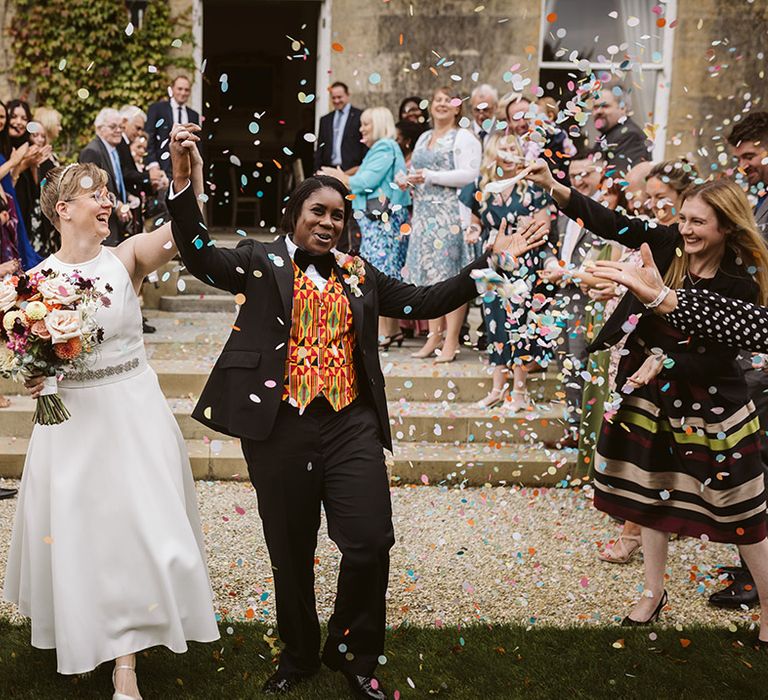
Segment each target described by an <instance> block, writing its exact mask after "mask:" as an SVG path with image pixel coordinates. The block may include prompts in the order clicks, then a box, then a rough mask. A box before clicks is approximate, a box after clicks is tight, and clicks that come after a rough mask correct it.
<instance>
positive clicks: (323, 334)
mask: <svg viewBox="0 0 768 700" xmlns="http://www.w3.org/2000/svg"><path fill="white" fill-rule="evenodd" d="M293 274H294V280H293V314H292V316H291V337H290V341H289V343H288V357H287V359H286V363H285V387H284V390H283V401H288V400H290V399H292V400H293V401H292V403H295V404H296V405H298V407H299V409H304V408H305V407H306V406H308V405H309V404H310V403H311V402H312V400H313V399H314V398H315V397H316V396H317V395H318V394H323V395H324V396H325V398H326V399H327V400H328V403H329V404H331V406H332V407H333V409H334V410H335V411H340V410H341V409H342V408H344V407H345V406H347V405H348V404H350V403H352V401H354V400H355V399H356V398H357V373H356V372H355V365H354V362H353V359H352V352H353V350H354V349H355V342H356V341H355V334H354V331H353V326H352V310H351V309H350V308H349V300H348V299H347V296H346V294H344V288H343V287H342V286H341V282H340V281H339V279H338V278H337V277H336V273H335V272H332V273H331V277H330V279H329V280H328V282H327V283H326V285H325V290H324V291H323V292H322V293H321V292H320V290H319V289H318V288H317V287H316V286H315V285H314V283H313V282H312V280H311V279H309V277H307V275H305V274H304V272H302V270H301V268H299V267H298V266H297V265H296V264H295V263H294V264H293Z"/></svg>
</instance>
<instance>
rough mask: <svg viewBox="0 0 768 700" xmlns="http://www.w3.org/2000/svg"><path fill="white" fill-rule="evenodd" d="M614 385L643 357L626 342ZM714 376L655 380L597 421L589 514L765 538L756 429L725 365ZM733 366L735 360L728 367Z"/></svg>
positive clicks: (741, 389)
mask: <svg viewBox="0 0 768 700" xmlns="http://www.w3.org/2000/svg"><path fill="white" fill-rule="evenodd" d="M627 350H628V351H629V353H628V354H627V355H626V356H625V357H623V358H622V361H621V365H620V367H619V378H618V388H619V389H621V386H622V384H623V383H624V378H625V377H626V376H627V375H628V374H631V373H632V372H634V371H635V370H636V369H637V368H638V367H639V366H640V365H641V364H642V362H643V361H644V360H645V358H646V357H647V353H646V350H645V348H644V347H643V345H642V344H641V343H640V342H638V341H637V340H634V336H631V337H630V339H629V341H628V342H627ZM726 364H728V366H727V367H724V376H723V377H703V376H702V377H695V376H688V377H681V378H679V379H667V378H664V377H663V375H664V373H663V372H662V374H661V375H660V376H659V377H657V378H656V379H654V380H653V381H651V382H650V383H649V384H648V385H646V386H644V387H641V388H639V389H635V391H634V392H633V393H631V394H629V395H626V394H624V395H623V402H622V405H621V407H620V408H619V410H618V412H617V413H616V415H614V416H613V417H612V418H611V419H610V420H605V421H604V422H603V426H602V430H601V433H600V438H599V441H598V446H597V452H596V455H595V507H597V508H598V509H599V510H601V511H604V512H606V513H608V514H609V515H612V516H614V517H617V518H621V519H625V520H629V521H631V522H634V523H638V524H639V525H643V526H645V527H649V528H653V529H654V530H661V531H663V532H674V533H678V534H680V535H684V536H688V537H696V538H699V539H703V540H705V541H706V540H709V541H713V542H729V543H735V544H752V543H755V542H760V541H761V540H763V539H764V538H765V537H766V495H765V485H764V475H763V467H762V462H761V459H760V434H759V430H760V425H759V420H758V416H757V414H756V411H755V407H754V405H753V403H752V402H751V401H749V400H748V395H747V391H746V384H745V383H744V380H743V377H742V376H741V375H740V373H739V372H738V370H736V371H735V372H734V373H732V374H731V373H730V370H732V369H734V368H733V367H732V366H731V364H729V363H726ZM733 364H735V362H734V363H733Z"/></svg>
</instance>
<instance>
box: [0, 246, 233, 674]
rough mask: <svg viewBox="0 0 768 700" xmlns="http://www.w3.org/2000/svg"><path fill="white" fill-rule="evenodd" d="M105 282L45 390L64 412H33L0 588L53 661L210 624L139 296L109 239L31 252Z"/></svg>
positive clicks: (205, 630)
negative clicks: (57, 378)
mask: <svg viewBox="0 0 768 700" xmlns="http://www.w3.org/2000/svg"><path fill="white" fill-rule="evenodd" d="M41 268H42V269H46V268H54V269H58V270H61V271H64V272H68V273H71V272H72V271H74V270H78V271H79V272H80V273H81V274H82V276H83V277H90V278H94V277H98V278H99V281H98V286H99V287H102V288H103V286H104V285H105V284H109V285H110V286H111V287H112V291H111V292H108V295H109V298H110V300H111V305H110V306H109V307H108V308H100V309H99V310H98V312H97V321H98V324H99V325H100V326H102V327H103V328H104V341H103V342H102V343H101V344H100V345H99V346H97V349H96V352H95V355H96V357H94V358H93V359H94V362H93V364H89V366H88V369H87V370H85V371H80V372H79V373H77V374H75V375H69V376H67V377H65V379H64V380H63V381H61V382H60V383H59V394H60V395H61V398H62V400H63V401H64V404H65V405H66V407H67V409H68V410H69V412H70V413H71V416H72V417H71V418H70V419H69V420H67V421H66V422H64V423H62V424H60V425H55V426H41V425H36V426H35V427H34V431H33V433H32V438H31V440H30V443H29V450H28V452H27V458H26V462H25V465H24V474H23V477H22V481H21V489H20V493H19V501H18V509H17V512H16V520H15V522H14V527H13V537H12V540H11V547H10V552H9V555H8V567H7V570H6V577H5V590H4V595H5V598H6V600H9V601H11V602H13V603H16V604H17V605H18V607H19V610H20V612H21V613H22V614H23V615H26V616H27V617H30V618H31V623H32V645H33V646H35V647H38V648H41V649H52V648H55V649H56V653H57V660H58V670H59V672H60V673H66V674H72V673H84V672H86V671H90V670H92V669H94V668H95V667H96V666H98V665H99V664H100V663H102V662H104V661H108V660H110V659H114V658H115V657H117V656H122V655H125V654H131V653H133V652H137V651H140V650H142V649H146V648H148V647H152V646H156V645H164V646H166V647H168V648H169V649H171V650H173V651H174V652H183V651H186V649H187V644H186V642H187V640H195V641H199V642H210V641H213V640H215V639H218V638H219V631H218V628H217V625H216V620H215V615H214V611H213V602H212V600H213V594H212V590H211V586H210V581H209V579H208V572H207V568H206V563H205V553H204V549H203V536H202V531H201V527H200V516H199V513H198V510H197V498H196V494H195V487H194V482H193V480H192V474H191V469H190V464H189V458H188V456H187V450H186V446H185V444H184V439H183V438H182V435H181V432H180V431H179V428H178V425H177V424H176V421H175V420H174V417H173V414H172V413H171V411H170V409H169V407H168V404H167V403H166V401H165V398H164V397H163V394H162V392H161V391H160V385H159V382H158V379H157V375H156V374H155V372H154V370H152V368H151V367H150V366H149V365H148V364H147V358H146V354H145V351H144V340H143V335H142V328H141V309H140V307H139V300H138V298H137V296H136V293H135V292H134V289H133V286H132V284H131V280H130V278H129V276H128V272H127V270H126V269H125V267H124V266H123V264H122V263H121V262H120V260H119V259H118V258H117V257H116V256H115V254H114V253H113V252H112V251H111V250H110V249H109V248H102V250H101V252H100V253H99V255H98V256H97V257H96V258H94V259H93V260H90V261H88V262H85V263H80V264H77V265H69V264H65V263H63V262H61V261H60V260H58V259H57V258H56V257H55V256H51V257H49V258H48V259H47V260H46V261H45V262H44V263H42V265H41Z"/></svg>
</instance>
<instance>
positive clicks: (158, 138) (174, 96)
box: [146, 75, 200, 180]
mask: <svg viewBox="0 0 768 700" xmlns="http://www.w3.org/2000/svg"><path fill="white" fill-rule="evenodd" d="M191 93H192V83H191V82H190V80H189V78H188V77H187V76H186V75H179V76H177V77H176V78H175V79H174V81H173V82H172V83H171V88H170V97H169V99H167V100H160V101H159V102H155V103H154V104H151V105H150V106H149V110H147V127H146V132H147V158H146V164H147V169H148V170H149V176H150V178H151V179H152V180H156V179H157V178H158V177H159V176H158V175H157V173H156V172H155V168H161V169H162V170H163V171H164V172H165V174H166V175H167V176H168V177H169V178H170V176H171V159H170V154H169V152H168V140H169V137H170V135H171V128H172V127H173V125H174V124H189V123H192V124H198V125H199V124H200V115H199V114H198V113H197V112H195V110H194V109H192V108H191V107H187V101H188V100H189V96H190V94H191Z"/></svg>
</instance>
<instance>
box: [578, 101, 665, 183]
mask: <svg viewBox="0 0 768 700" xmlns="http://www.w3.org/2000/svg"><path fill="white" fill-rule="evenodd" d="M592 118H593V119H594V121H595V127H596V128H597V130H598V131H599V132H600V137H599V138H598V140H597V142H596V143H595V145H594V147H593V149H592V152H593V153H602V154H603V158H604V159H605V160H606V161H607V162H608V163H609V164H610V165H613V166H616V167H617V168H619V170H621V172H623V173H626V172H627V171H628V170H629V169H630V168H631V167H632V166H633V165H637V164H638V163H642V162H643V161H646V160H650V159H651V149H650V147H649V143H650V141H649V140H648V137H647V136H646V135H645V132H644V131H643V130H642V129H641V128H640V127H639V126H638V125H637V124H635V122H633V121H632V120H631V119H630V118H629V117H628V116H627V96H626V95H625V94H624V92H623V91H622V90H621V88H619V87H614V88H604V89H603V90H601V91H600V95H599V97H598V98H597V100H596V101H595V105H594V108H593V110H592Z"/></svg>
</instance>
